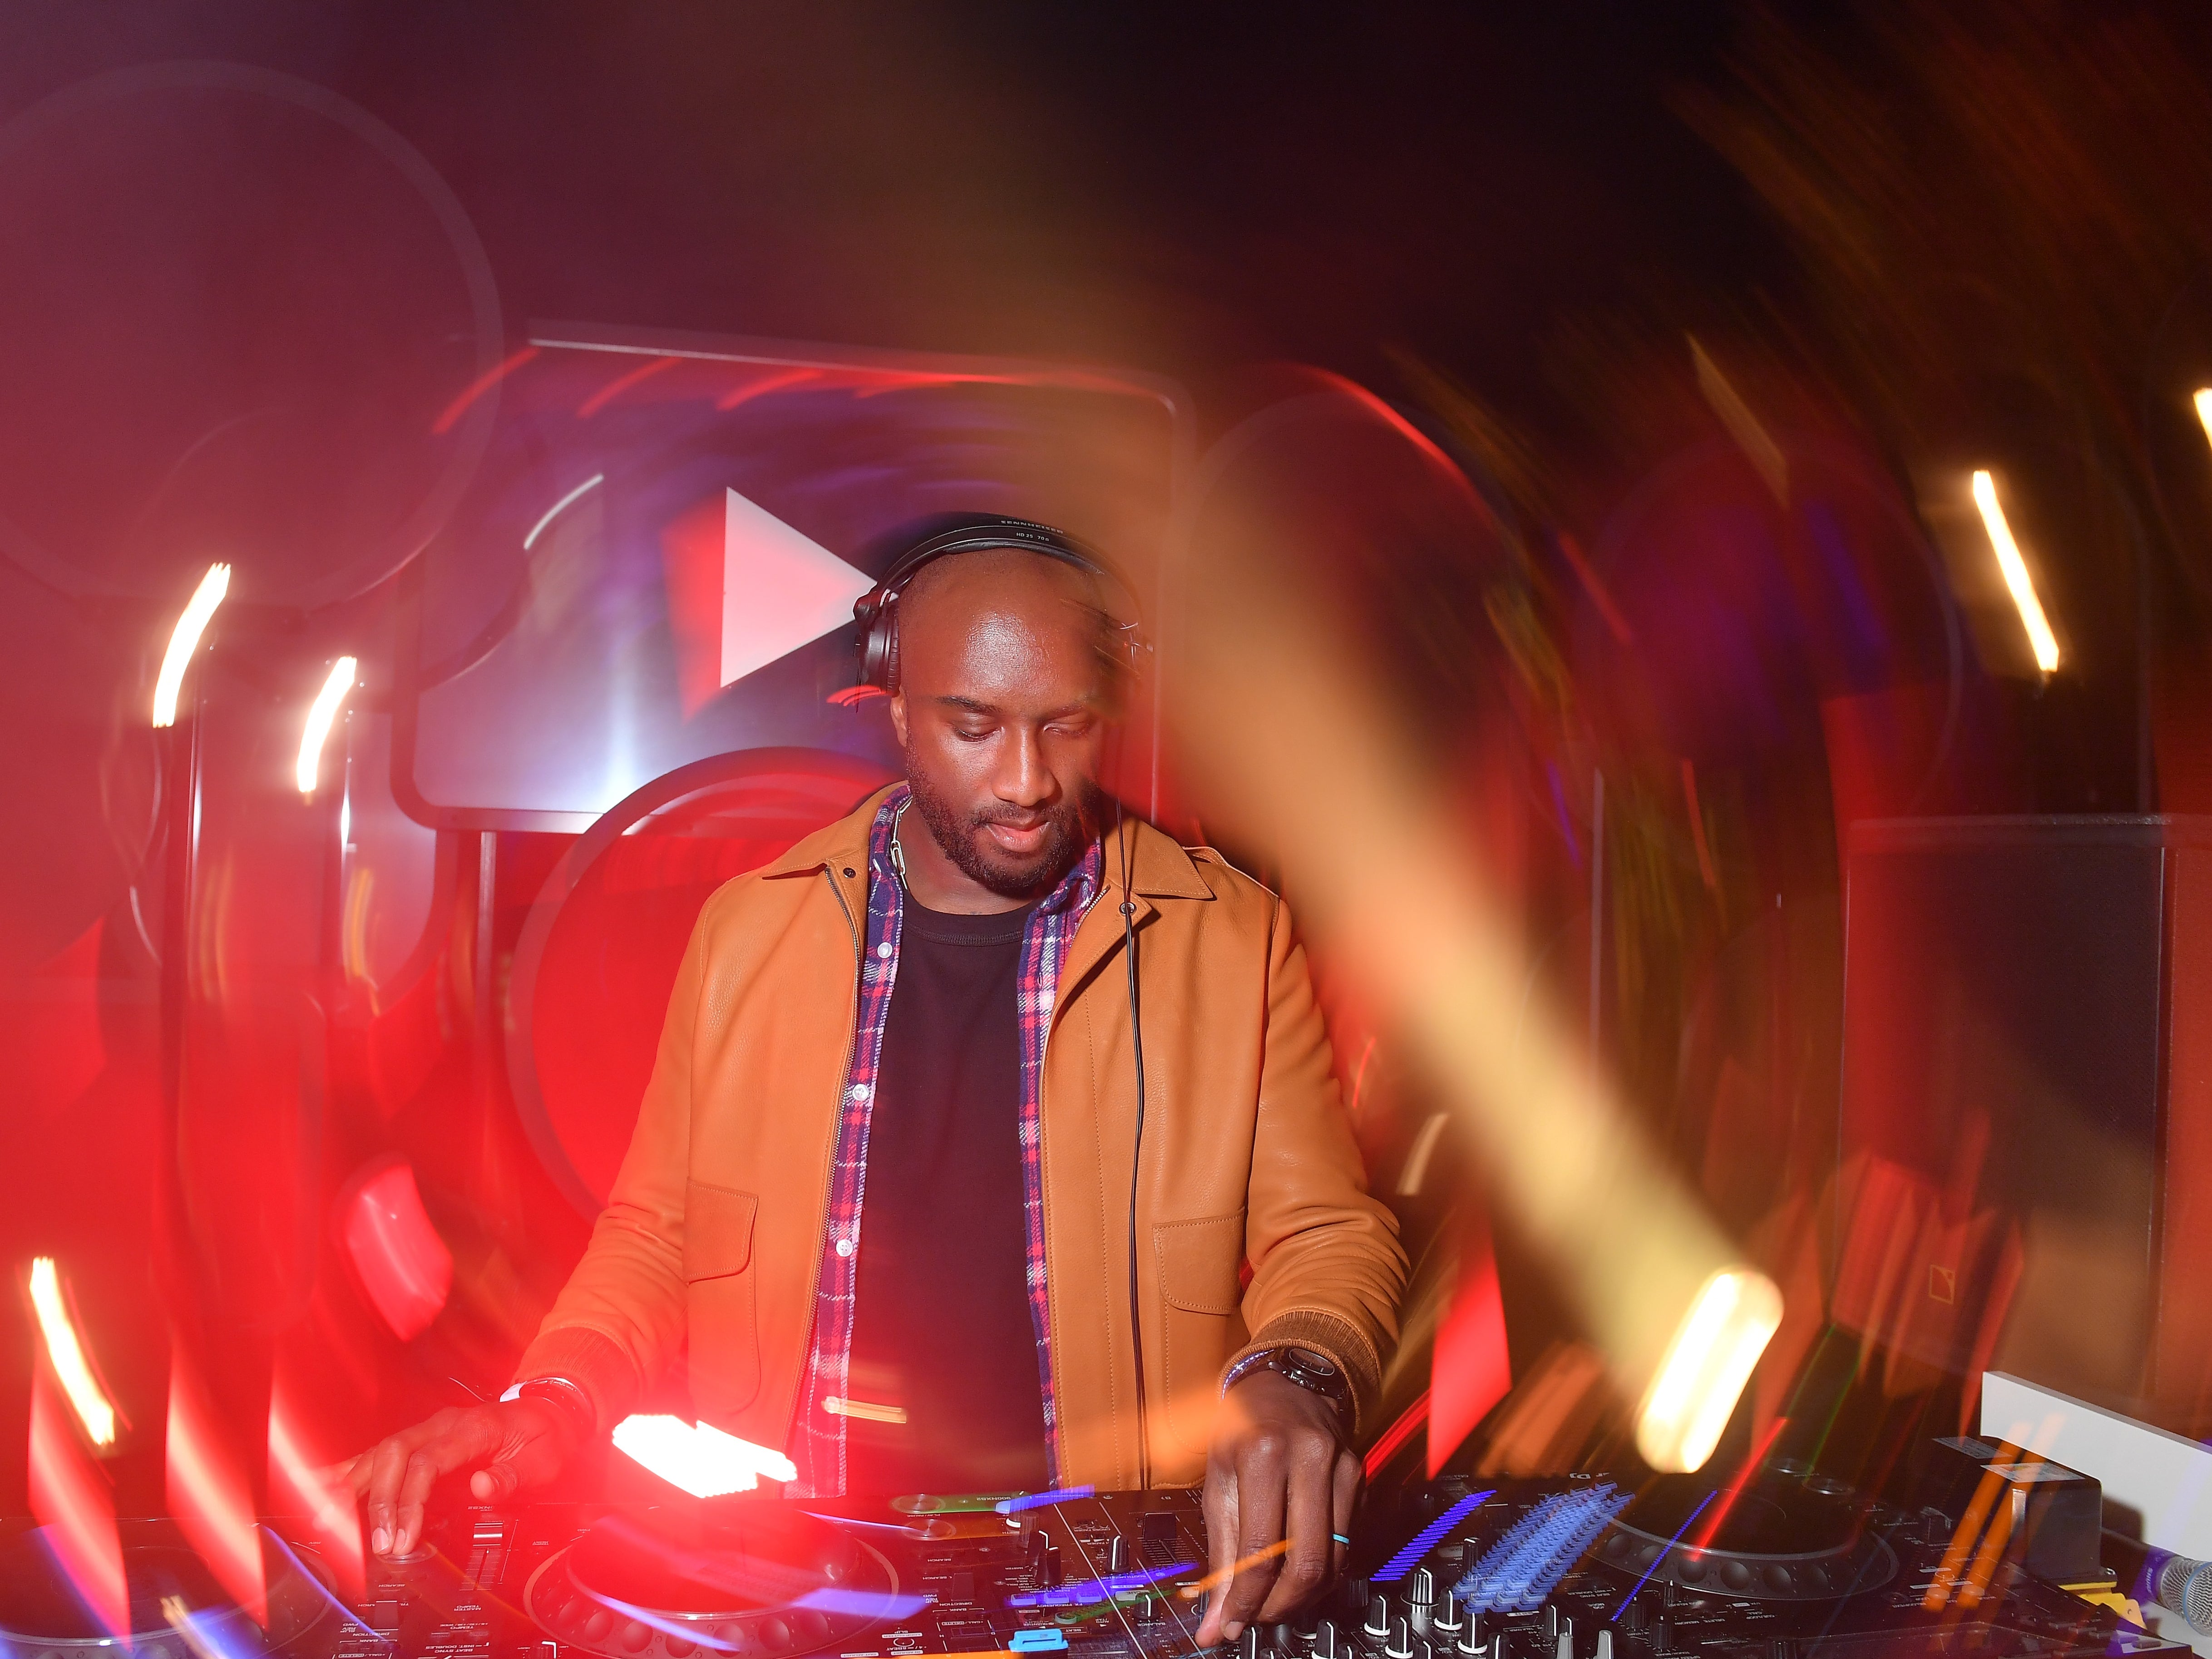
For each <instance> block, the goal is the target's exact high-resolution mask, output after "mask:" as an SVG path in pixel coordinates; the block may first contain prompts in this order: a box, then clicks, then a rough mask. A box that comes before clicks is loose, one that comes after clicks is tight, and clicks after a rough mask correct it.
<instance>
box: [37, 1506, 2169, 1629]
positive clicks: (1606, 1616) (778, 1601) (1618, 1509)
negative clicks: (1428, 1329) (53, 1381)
mask: <svg viewBox="0 0 2212 1659" xmlns="http://www.w3.org/2000/svg"><path fill="white" fill-rule="evenodd" d="M1963 1507H1964V1505H1962V1504H1959V1503H1955V1502H1954V1503H1952V1504H1949V1505H1948V1507H1928V1508H1925V1509H1923V1510H1920V1511H1918V1512H1917V1513H1908V1512H1906V1511H1905V1510H1900V1509H1897V1508H1893V1507H1890V1506H1888V1505H1886V1504H1881V1503H1875V1502H1870V1501H1868V1500H1865V1499H1862V1498H1857V1497H1855V1496H1854V1495H1852V1494H1851V1493H1850V1492H1847V1491H1844V1490H1843V1489H1842V1488H1840V1487H1839V1486H1838V1485H1837V1484H1836V1483H1834V1482H1832V1481H1826V1480H1822V1479H1820V1477H1818V1476H1807V1475H1805V1474H1802V1473H1797V1472H1792V1471H1790V1470H1789V1469H1787V1468H1781V1469H1777V1468H1761V1469H1759V1470H1758V1471H1756V1472H1754V1473H1753V1474H1751V1475H1749V1476H1747V1477H1745V1478H1743V1479H1741V1480H1736V1479H1733V1478H1731V1479H1730V1480H1728V1481H1727V1482H1726V1483H1724V1484H1716V1483H1714V1482H1713V1481H1712V1480H1710V1479H1706V1480H1700V1479H1699V1478H1696V1477H1689V1476H1662V1477H1659V1478H1657V1479H1654V1480H1646V1481H1644V1483H1643V1484H1642V1485H1641V1486H1639V1487H1638V1489H1636V1490H1634V1491H1627V1490H1622V1489H1617V1488H1616V1487H1615V1486H1613V1484H1612V1483H1610V1482H1608V1481H1606V1480H1602V1479H1600V1478H1596V1477H1585V1476H1576V1477H1571V1478H1564V1479H1556V1480H1507V1481H1501V1482H1494V1483H1485V1482H1473V1483H1470V1482H1469V1481H1468V1480H1443V1481H1440V1482H1436V1483H1432V1484H1428V1485H1423V1486H1413V1487H1409V1488H1407V1489H1404V1490H1402V1491H1400V1492H1395V1493H1391V1494H1388V1495H1370V1498H1369V1500H1368V1502H1367V1504H1366V1505H1365V1506H1364V1510H1363V1513H1362V1516H1361V1518H1360V1521H1359V1522H1358V1526H1357V1529H1356V1532H1355V1538H1354V1546H1353V1549H1352V1563H1351V1571H1350V1574H1349V1576H1348V1577H1346V1578H1345V1579H1344V1580H1342V1581H1341V1582H1340V1583H1337V1584H1336V1585H1334V1587H1332V1588H1331V1589H1329V1590H1328V1591H1327V1592H1325V1593H1324V1594H1323V1595H1322V1597H1321V1598H1320V1600H1319V1601H1317V1602H1316V1604H1315V1605H1314V1606H1312V1607H1310V1608H1308V1609H1307V1610H1306V1611H1305V1612H1304V1613H1301V1614H1300V1615H1299V1616H1297V1618H1296V1619H1294V1620H1291V1621H1289V1622H1285V1623H1280V1624H1273V1625H1269V1626H1252V1627H1250V1628H1249V1629H1247V1630H1246V1631H1245V1632H1243V1637H1242V1638H1241V1640H1240V1642H1239V1643H1238V1644H1237V1647H1238V1648H1239V1649H1241V1656H1239V1659H1815V1656H1835V1659H1893V1656H1895V1659H1979V1656H1989V1659H2011V1656H2021V1659H2088V1656H2092V1655H2098V1656H2105V1655H2129V1656H2132V1655H2136V1654H2161V1655H2162V1654H2166V1653H2173V1654H2177V1655H2178V1654H2179V1653H2182V1652H2184V1651H2185V1650H2184V1649H2181V1648H2179V1647H2178V1646H2177V1645H2176V1644H2172V1643H2170V1642H2166V1641H2164V1640H2161V1639H2160V1638H2157V1637H2154V1636H2153V1635H2151V1634H2149V1633H2148V1632H2145V1631H2143V1630H2141V1629H2139V1628H2138V1627H2137V1626H2135V1625H2133V1624H2130V1623H2128V1622H2126V1621H2125V1620H2122V1619H2120V1618H2119V1617H2118V1615H2117V1614H2115V1613H2113V1612H2112V1611H2111V1610H2110V1609H2109V1608H2108V1607H2103V1606H2097V1605H2093V1604H2092V1603H2091V1602H2089V1601H2084V1600H2082V1599H2081V1598H2079V1597H2078V1596H2076V1595H2073V1594H2071V1593H2069V1591H2067V1590H2066V1589H2061V1588H2059V1587H2058V1586H2057V1584H2055V1583H2051V1582H2048V1581H2047V1579H2046V1578H2045V1577H2039V1576H2037V1575H2036V1574H2035V1573H2033V1572H2032V1571H2029V1566H2030V1565H2033V1559H2034V1558H2033V1553H2032V1552H2031V1553H2028V1554H2027V1555H2023V1554H2022V1553H2021V1551H2020V1550H2019V1549H2018V1548H2014V1549H2011V1550H2008V1551H2001V1552H1998V1553H1996V1555H1995V1556H1994V1557H1993V1556H1991V1554H1990V1552H1987V1551H1984V1552H1981V1553H1979V1554H1978V1556H1977V1557H1976V1559H1974V1560H1972V1561H1967V1560H1966V1559H1964V1557H1963V1556H1962V1553H1961V1548H1960V1544H1959V1542H1958V1540H1959V1538H1960V1526H1959V1520H1960V1515H1959V1511H1960V1510H1961V1509H1962V1508H1963ZM1985 1507H1986V1506H1985ZM1969 1541H1970V1542H1971V1540H1969ZM124 1543H125V1558H126V1566H127V1568H128V1571H129V1577H130V1588H131V1622H132V1624H133V1626H134V1627H135V1628H134V1631H133V1632H132V1633H131V1635H130V1636H129V1637H128V1638H122V1639H118V1638H116V1637H113V1636H112V1635H110V1634H108V1633H107V1632H106V1631H104V1630H102V1629H100V1628H98V1627H96V1626H93V1625H91V1624H90V1623H89V1621H88V1618H87V1615H86V1614H85V1613H84V1611H83V1608H82V1605H81V1604H80V1603H79V1602H78V1601H76V1598H75V1597H74V1596H73V1595H71V1594H70V1587H69V1584H68V1581H67V1580H66V1579H65V1578H64V1577H62V1576H61V1575H60V1574H59V1572H58V1569H57V1568H56V1567H55V1565H54V1561H53V1557H52V1555H51V1554H50V1553H46V1552H45V1551H44V1550H43V1549H42V1547H41V1546H40V1541H39V1534H35V1533H30V1532H25V1533H21V1534H16V1535H15V1536H14V1537H11V1538H9V1539H6V1540H4V1541H0V1650H4V1652H5V1654H6V1655H7V1656H8V1659H94V1656H95V1655H101V1654H105V1655H108V1656H117V1655H119V1654H120V1653H121V1652H123V1651H125V1650H126V1644H127V1650H128V1651H130V1652H131V1653H132V1654H133V1656H134V1659H264V1656H274V1655H287V1656H300V1659H520V1656H528V1659H587V1656H588V1659H719V1656H723V1655H733V1656H742V1659H808V1656H818V1659H892V1656H899V1655H908V1654H939V1653H974V1654H990V1655H995V1656H1007V1659H1011V1656H1014V1655H1031V1654H1058V1653H1064V1654H1066V1655H1068V1656H1070V1659H1168V1656H1181V1655H1187V1654H1191V1653H1194V1652H1195V1651H1196V1640H1195V1638H1196V1632H1197V1630H1198V1627H1199V1623H1200V1618H1201V1617H1202V1615H1203V1610H1204V1606H1205V1601H1204V1597H1205V1595H1208V1594H1218V1593H1219V1592H1218V1588H1217V1589H1211V1590H1209V1589H1206V1588H1205V1586H1206V1581H1207V1579H1208V1577H1209V1570H1210V1566H1211V1562H1210V1558H1209V1553H1208V1550H1207V1547H1206V1529H1205V1525H1204V1521H1203V1517H1202V1515H1201V1512H1200V1503H1199V1495H1198V1493H1197V1492H1194V1491H1170V1492H1141V1493H1127V1492H1124V1493H1097V1494H1093V1493H1088V1492H1069V1493H1058V1494H1044V1495H1042V1497H1041V1498H1039V1499H1036V1500H1031V1499H1026V1498H1015V1499H1012V1500H1006V1499H1000V1500H997V1501H995V1502H994V1501H993V1500H991V1499H962V1498H939V1499H909V1500H902V1501H900V1502H897V1503H895V1504H860V1503H856V1502H849V1501H842V1500H841V1501H837V1502H834V1503H829V1502H825V1503H805V1502H801V1501H798V1500H783V1499H773V1498H755V1497H751V1496H739V1497H733V1498H723V1499H714V1500H708V1501H705V1502H697V1501H692V1500H687V1501H686V1502H685V1503H684V1504H667V1505H623V1506H610V1505H604V1504H600V1505H572V1504H538V1505H526V1506H521V1507H517V1508H508V1509H490V1508H485V1507H481V1506H477V1507H456V1508H453V1509H450V1510H446V1511H444V1512H443V1513H438V1512H436V1511H434V1518H433V1521H432V1522H431V1524H430V1526H429V1527H428V1529H427V1533H426V1536H425V1539H424V1541H423V1542H422V1546H421V1547H419V1548H418V1549H417V1550H416V1552H415V1553H414V1555H413V1556H412V1558H411V1559H402V1560H396V1561H389V1562H386V1561H379V1560H374V1559H372V1560H371V1561H370V1562H369V1564H368V1585H367V1595H366V1596H365V1597H364V1598H363V1599H362V1601H361V1602H360V1603H359V1605H357V1606H356V1605H349V1604H347V1603H346V1602H343V1601H340V1600H339V1598H338V1597H337V1595H336V1593H335V1590H334V1583H335V1578H334V1575H333V1574H332V1573H331V1571H329V1569H328V1567H327V1565H326V1564H325V1562H324V1561H323V1559H321V1558H320V1557H319V1555H318V1554H317V1553H316V1552H315V1551H314V1550H313V1548H312V1547H309V1546H308V1545H307V1544H305V1543H303V1542H301V1541H300V1540H299V1539H298V1538H296V1537H294V1536H291V1535H289V1534H287V1532H286V1529H285V1528H283V1526H282V1525H281V1524H276V1525H272V1526H270V1527H269V1528H264V1564H265V1565H266V1567H267V1569H268V1573H267V1577H268V1603H267V1607H266V1614H267V1619H266V1624H265V1626H264V1625H263V1624H260V1623H257V1622H256V1621H255V1620H252V1619H249V1618H248V1617H246V1614H245V1613H242V1612H240V1610H239V1609H237V1608H236V1607H233V1606H230V1605H229V1604H228V1603H227V1602H225V1601H224V1600H223V1598H222V1595H221V1594H220V1592H219V1591H217V1589H216V1587H215V1585H214V1583H213V1582H212V1580H211V1579H210V1577H209V1575H208V1572H207V1569H206V1568H205V1567H204V1565H202V1564H201V1563H200V1562H199V1560H198V1559H197V1557H196V1556H195V1555H194V1554H193V1553H191V1551H190V1550H189V1549H187V1548H186V1547H185V1546H184V1544H183V1541H182V1540H181V1538H180V1537H179V1536H178V1535H177V1534H175V1533H174V1532H173V1530H172V1529H170V1528H168V1527H167V1523H162V1522H132V1523H126V1527H125V1539H124Z"/></svg>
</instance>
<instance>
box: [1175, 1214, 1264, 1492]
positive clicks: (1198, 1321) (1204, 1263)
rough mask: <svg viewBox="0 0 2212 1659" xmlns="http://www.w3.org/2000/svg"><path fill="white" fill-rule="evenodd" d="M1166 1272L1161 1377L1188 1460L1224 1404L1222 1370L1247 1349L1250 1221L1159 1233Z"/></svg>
mask: <svg viewBox="0 0 2212 1659" xmlns="http://www.w3.org/2000/svg"><path fill="white" fill-rule="evenodd" d="M1152 1251H1153V1255H1154V1258H1155V1264H1156V1266H1157V1267H1158V1272H1159V1285H1160V1301H1161V1304H1162V1306H1161V1308H1160V1359H1159V1364H1160V1374H1161V1379H1162V1381H1163V1382H1164V1383H1166V1385H1167V1402H1166V1403H1167V1419H1168V1421H1167V1427H1168V1432H1169V1434H1170V1436H1171V1437H1173V1438H1174V1439H1175V1440H1176V1441H1177V1442H1178V1443H1180V1448H1181V1449H1182V1451H1183V1453H1184V1454H1185V1455H1189V1454H1192V1453H1194V1452H1196V1453H1202V1452H1203V1451H1204V1449H1205V1446H1206V1437H1207V1435H1208V1434H1209V1432H1210V1431H1212V1425H1213V1413H1214V1407H1215V1406H1216V1405H1217V1404H1218V1395H1219V1385H1220V1382H1221V1368H1222V1367H1223V1366H1224V1365H1225V1364H1228V1362H1229V1356H1230V1355H1231V1354H1232V1353H1234V1352H1237V1349H1238V1348H1239V1347H1241V1346H1243V1341H1244V1322H1243V1316H1242V1310H1243V1304H1244V1287H1243V1283H1242V1282H1241V1279H1240V1276H1239V1273H1240V1269H1241V1268H1242V1267H1243V1264H1244V1216H1243V1212H1241V1211H1240V1212H1237V1214H1235V1215H1218V1216H1208V1217H1206V1218H1203V1219H1201V1220H1197V1221H1162V1222H1158V1223H1156V1224H1155V1225H1153V1228H1152Z"/></svg>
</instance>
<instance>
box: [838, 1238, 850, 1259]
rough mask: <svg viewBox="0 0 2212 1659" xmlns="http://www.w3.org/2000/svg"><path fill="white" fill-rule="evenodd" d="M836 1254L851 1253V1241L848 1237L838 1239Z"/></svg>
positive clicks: (846, 1254) (847, 1254)
mask: <svg viewBox="0 0 2212 1659" xmlns="http://www.w3.org/2000/svg"><path fill="white" fill-rule="evenodd" d="M837 1254H838V1255H842V1256H849V1255H852V1254H853V1241H852V1240H851V1239H849V1238H841V1239H839V1240H838V1241H837Z"/></svg>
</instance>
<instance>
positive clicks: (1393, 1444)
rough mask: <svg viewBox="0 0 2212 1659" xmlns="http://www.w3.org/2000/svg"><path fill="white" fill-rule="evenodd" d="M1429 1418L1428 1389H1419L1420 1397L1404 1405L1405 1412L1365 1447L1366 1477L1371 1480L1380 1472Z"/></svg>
mask: <svg viewBox="0 0 2212 1659" xmlns="http://www.w3.org/2000/svg"><path fill="white" fill-rule="evenodd" d="M1428 1420H1429V1391H1428V1390H1427V1389H1422V1390H1421V1397H1420V1398H1419V1400H1416V1401H1414V1402H1413V1404H1412V1405H1410V1406H1408V1407H1406V1410H1405V1414H1404V1415H1403V1416H1401V1417H1400V1418H1399V1419H1398V1420H1397V1421H1396V1422H1395V1423H1393V1424H1392V1425H1390V1426H1389V1428H1388V1429H1385V1430H1384V1431H1383V1437H1382V1438H1381V1439H1380V1440H1377V1441H1376V1443H1374V1444H1373V1445H1372V1446H1370V1447H1369V1448H1368V1449H1367V1478H1368V1479H1369V1480H1373V1479H1374V1478H1375V1477H1376V1475H1378V1474H1381V1473H1382V1472H1383V1465H1384V1464H1385V1463H1388V1462H1389V1461H1390V1459H1391V1457H1392V1455H1395V1453H1396V1451H1397V1449H1398V1448H1399V1447H1401V1446H1402V1445H1404V1444H1405V1443H1407V1441H1408V1440H1411V1439H1412V1438H1413V1435H1414V1432H1415V1431H1417V1430H1418V1429H1419V1427H1420V1426H1421V1425H1422V1424H1424V1423H1425V1422H1427V1421H1428Z"/></svg>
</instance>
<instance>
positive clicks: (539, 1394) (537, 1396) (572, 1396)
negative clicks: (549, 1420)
mask: <svg viewBox="0 0 2212 1659" xmlns="http://www.w3.org/2000/svg"><path fill="white" fill-rule="evenodd" d="M500 1399H501V1401H509V1400H543V1401H545V1402H546V1403H547V1404H549V1405H551V1406H555V1407H558V1408H559V1409H560V1411H561V1413H562V1415H563V1416H564V1417H566V1418H567V1419H568V1422H569V1424H570V1425H571V1426H573V1427H574V1429H575V1431H576V1438H577V1439H578V1440H579V1441H585V1440H589V1439H590V1438H591V1437H592V1436H593V1435H594V1434H596V1433H598V1431H599V1412H598V1410H597V1408H595V1407H593V1406H592V1397H591V1395H587V1394H586V1393H585V1392H584V1389H583V1385H582V1384H580V1383H572V1382H570V1381H569V1380H568V1378H567V1377H565V1376H532V1377H526V1378H525V1379H524V1380H523V1381H521V1382H520V1383H516V1384H514V1386H513V1387H512V1388H510V1389H507V1392H506V1393H505V1394H503V1395H500Z"/></svg>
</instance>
